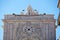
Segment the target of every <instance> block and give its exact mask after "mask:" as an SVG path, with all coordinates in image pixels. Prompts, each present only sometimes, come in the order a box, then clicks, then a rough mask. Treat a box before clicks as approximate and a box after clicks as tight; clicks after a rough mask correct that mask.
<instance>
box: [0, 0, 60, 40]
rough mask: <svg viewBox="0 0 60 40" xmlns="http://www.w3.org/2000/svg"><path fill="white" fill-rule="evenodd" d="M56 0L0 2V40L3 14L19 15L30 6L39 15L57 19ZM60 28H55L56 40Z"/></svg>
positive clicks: (0, 39) (1, 0)
mask: <svg viewBox="0 0 60 40" xmlns="http://www.w3.org/2000/svg"><path fill="white" fill-rule="evenodd" d="M57 4H58V0H0V40H3V28H2V25H3V22H2V19H4V14H12V13H16V14H20V12H21V11H22V10H23V9H25V10H26V8H27V6H28V5H31V6H32V8H33V9H37V10H38V12H39V13H40V14H43V13H46V14H54V17H55V19H57V18H58V14H59V9H58V8H57ZM59 30H60V26H58V27H57V28H56V38H58V37H59V36H60V31H59Z"/></svg>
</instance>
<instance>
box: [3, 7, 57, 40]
mask: <svg viewBox="0 0 60 40" xmlns="http://www.w3.org/2000/svg"><path fill="white" fill-rule="evenodd" d="M3 22H4V39H3V40H56V29H55V28H56V27H55V19H54V15H53V14H39V13H37V12H35V11H33V10H32V8H31V6H29V7H28V8H27V12H26V14H23V15H16V14H13V15H5V18H4V20H3Z"/></svg>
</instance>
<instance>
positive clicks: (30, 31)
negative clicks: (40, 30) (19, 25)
mask: <svg viewBox="0 0 60 40" xmlns="http://www.w3.org/2000/svg"><path fill="white" fill-rule="evenodd" d="M24 32H27V33H32V32H33V27H30V26H29V27H24Z"/></svg>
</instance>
